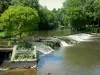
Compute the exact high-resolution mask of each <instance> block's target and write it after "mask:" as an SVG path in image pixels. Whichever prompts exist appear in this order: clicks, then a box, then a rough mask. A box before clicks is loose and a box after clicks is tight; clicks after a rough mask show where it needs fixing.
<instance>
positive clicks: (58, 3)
mask: <svg viewBox="0 0 100 75" xmlns="http://www.w3.org/2000/svg"><path fill="white" fill-rule="evenodd" d="M64 1H65V0H39V3H40V4H41V5H42V6H47V8H48V9H49V10H52V9H53V8H56V9H58V8H61V7H62V6H63V2H64Z"/></svg>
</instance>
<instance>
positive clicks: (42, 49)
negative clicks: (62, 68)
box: [35, 42, 54, 54]
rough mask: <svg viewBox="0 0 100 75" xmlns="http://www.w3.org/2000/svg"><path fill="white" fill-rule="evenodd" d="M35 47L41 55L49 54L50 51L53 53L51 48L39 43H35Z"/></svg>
mask: <svg viewBox="0 0 100 75" xmlns="http://www.w3.org/2000/svg"><path fill="white" fill-rule="evenodd" d="M35 45H36V50H37V51H39V52H41V53H42V54H49V53H51V52H52V51H54V50H53V49H52V48H51V47H49V46H46V45H45V44H43V43H40V42H37V43H35Z"/></svg>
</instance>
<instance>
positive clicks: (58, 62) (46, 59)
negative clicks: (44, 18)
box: [37, 33, 100, 75]
mask: <svg viewBox="0 0 100 75" xmlns="http://www.w3.org/2000/svg"><path fill="white" fill-rule="evenodd" d="M94 40H95V39H93V36H92V35H90V34H85V33H82V34H74V35H69V36H60V37H58V36H57V37H53V38H49V39H45V40H44V41H47V42H51V41H52V42H59V44H60V48H59V49H58V50H54V51H53V53H49V54H47V55H45V56H43V57H41V59H40V61H39V63H38V72H37V75H47V74H48V73H51V74H52V75H91V74H89V72H88V73H87V71H88V69H89V71H90V70H91V69H90V68H87V67H90V65H88V63H91V64H92V62H91V61H92V59H91V58H90V57H92V56H91V55H93V54H90V53H91V50H92V51H93V52H94V53H97V52H95V51H94V50H93V49H96V50H98V48H97V47H95V46H96V45H95V44H94V43H96V42H94ZM92 44H94V48H93V49H92V48H91V47H92ZM99 45H100V43H99ZM98 47H99V46H98ZM86 48H87V49H86ZM89 52H90V53H89ZM87 53H89V55H88V54H87ZM99 53H100V52H99ZM93 56H94V55H93ZM94 57H95V56H94ZM88 58H90V59H88ZM94 59H95V58H94ZM88 60H89V61H88ZM74 63H75V64H74ZM76 63H78V64H76ZM93 63H94V61H93ZM85 69H86V70H87V71H86V70H85ZM82 71H83V72H82ZM98 74H99V73H98ZM98 74H96V75H98ZM93 75H95V74H93Z"/></svg>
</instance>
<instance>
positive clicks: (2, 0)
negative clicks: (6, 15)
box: [0, 0, 11, 15]
mask: <svg viewBox="0 0 100 75" xmlns="http://www.w3.org/2000/svg"><path fill="white" fill-rule="evenodd" d="M10 2H11V0H0V15H1V13H3V12H4V11H5V10H6V9H7V8H8V7H9V5H10Z"/></svg>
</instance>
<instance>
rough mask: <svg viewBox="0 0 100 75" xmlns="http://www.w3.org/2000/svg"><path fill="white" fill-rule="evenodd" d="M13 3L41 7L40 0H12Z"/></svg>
mask: <svg viewBox="0 0 100 75" xmlns="http://www.w3.org/2000/svg"><path fill="white" fill-rule="evenodd" d="M11 4H13V5H22V6H28V7H31V8H36V9H38V8H39V1H38V0H12V1H11Z"/></svg>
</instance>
